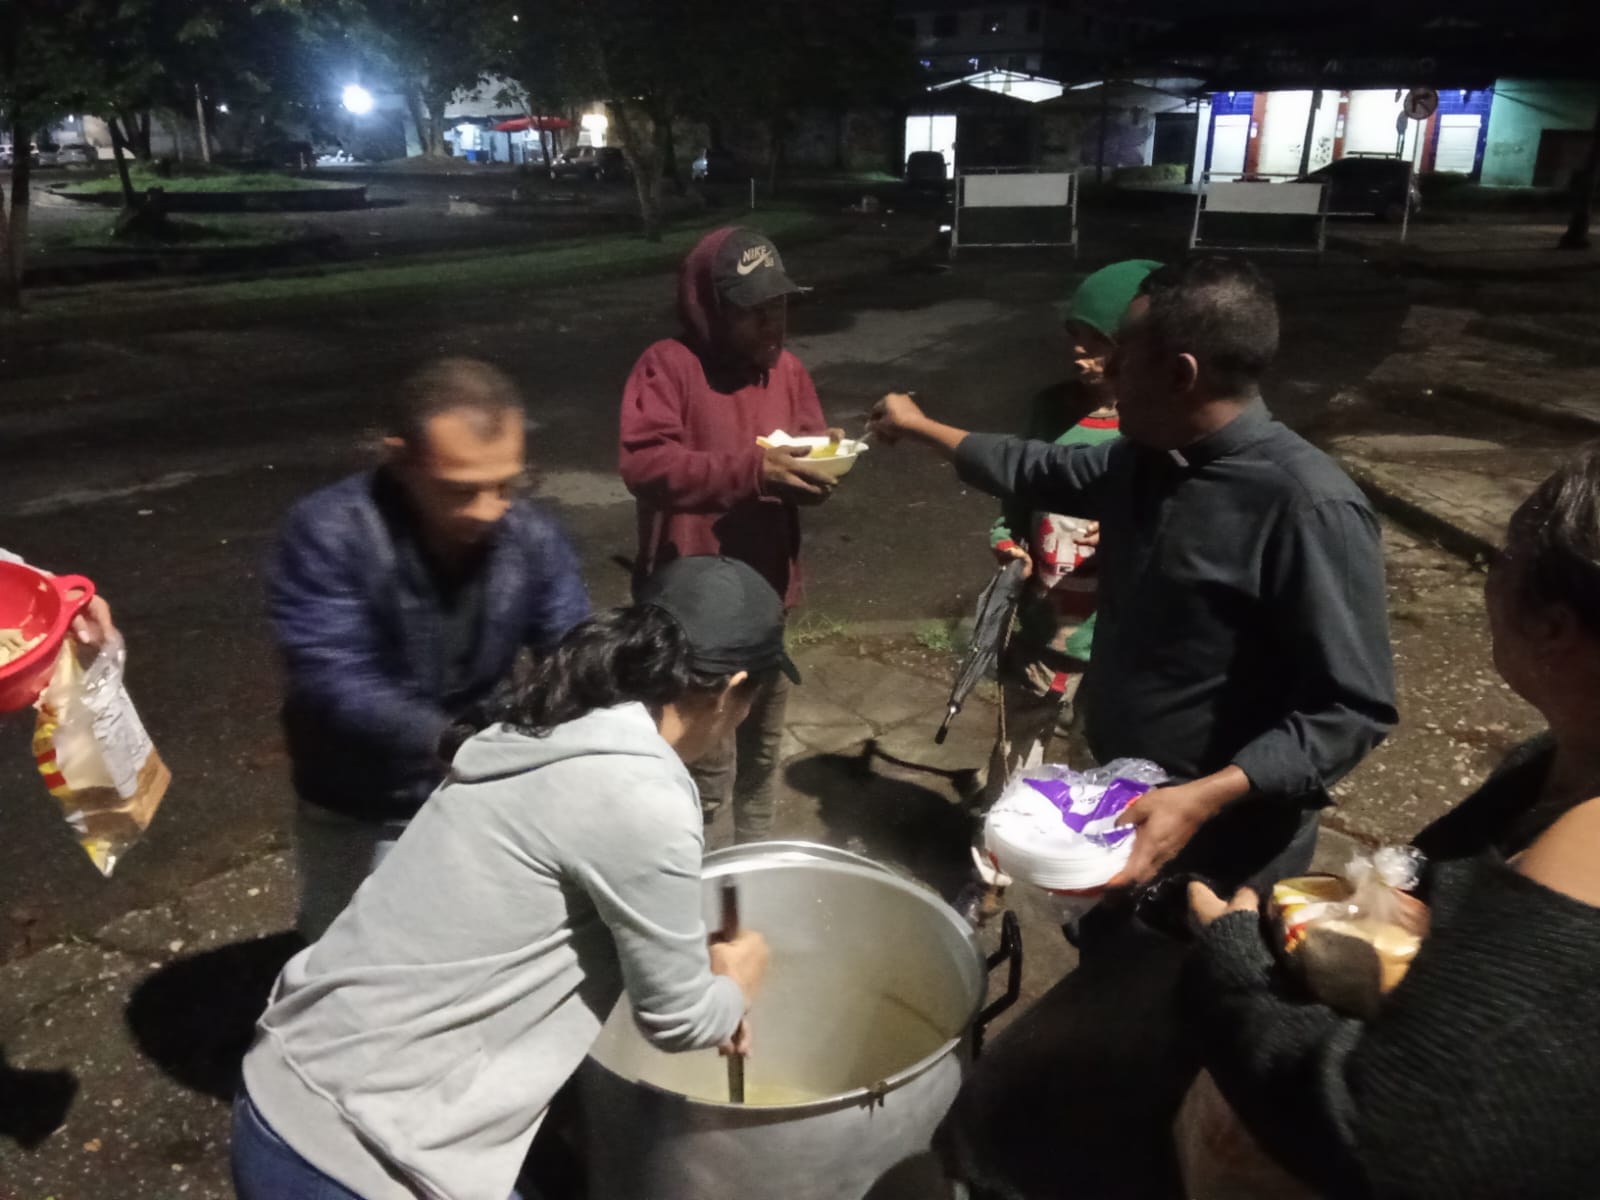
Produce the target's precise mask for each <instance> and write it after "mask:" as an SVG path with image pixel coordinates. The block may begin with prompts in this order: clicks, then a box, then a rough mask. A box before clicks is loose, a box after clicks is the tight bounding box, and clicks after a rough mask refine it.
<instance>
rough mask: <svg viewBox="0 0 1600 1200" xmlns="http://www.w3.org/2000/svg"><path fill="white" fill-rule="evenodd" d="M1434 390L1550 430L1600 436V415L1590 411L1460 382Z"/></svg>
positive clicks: (1451, 398) (1438, 385)
mask: <svg viewBox="0 0 1600 1200" xmlns="http://www.w3.org/2000/svg"><path fill="white" fill-rule="evenodd" d="M1433 390H1434V393H1435V395H1438V396H1442V397H1443V398H1444V399H1446V400H1456V401H1459V402H1461V403H1463V404H1471V405H1474V406H1476V407H1478V408H1486V409H1489V410H1490V411H1491V412H1497V413H1503V414H1504V415H1506V416H1509V417H1516V418H1518V419H1519V420H1523V421H1528V422H1531V423H1532V424H1535V425H1543V426H1545V427H1546V428H1549V429H1560V430H1570V431H1572V432H1575V433H1581V434H1585V435H1587V436H1589V437H1600V417H1595V416H1590V415H1589V414H1587V413H1581V412H1576V411H1574V410H1572V409H1568V408H1552V407H1551V406H1550V405H1548V404H1541V403H1539V402H1538V401H1537V400H1526V399H1524V398H1522V397H1521V396H1507V395H1505V394H1503V393H1500V392H1490V391H1485V390H1483V389H1480V388H1474V387H1469V386H1467V385H1464V384H1458V383H1448V384H1442V385H1440V384H1435V385H1434V389H1433Z"/></svg>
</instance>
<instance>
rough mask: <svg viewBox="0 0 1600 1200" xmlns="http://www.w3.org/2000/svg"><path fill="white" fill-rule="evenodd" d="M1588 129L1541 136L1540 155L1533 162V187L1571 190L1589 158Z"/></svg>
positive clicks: (1549, 131) (1548, 132) (1544, 132)
mask: <svg viewBox="0 0 1600 1200" xmlns="http://www.w3.org/2000/svg"><path fill="white" fill-rule="evenodd" d="M1593 137H1594V135H1593V134H1592V133H1590V132H1589V131H1588V130H1587V129H1546V130H1544V131H1542V132H1541V133H1540V134H1539V155H1538V157H1537V158H1535V159H1534V160H1533V186H1534V187H1549V188H1570V187H1571V186H1572V177H1573V176H1574V175H1576V174H1577V173H1578V172H1579V171H1581V170H1582V169H1583V164H1584V160H1585V159H1587V158H1588V157H1589V142H1590V140H1591V139H1592V138H1593Z"/></svg>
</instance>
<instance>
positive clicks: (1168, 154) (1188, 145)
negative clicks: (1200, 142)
mask: <svg viewBox="0 0 1600 1200" xmlns="http://www.w3.org/2000/svg"><path fill="white" fill-rule="evenodd" d="M1199 131H1200V117H1199V115H1198V114H1196V113H1157V114H1156V140H1155V148H1154V149H1153V150H1152V151H1151V155H1150V161H1151V162H1152V163H1153V164H1155V165H1157V166H1159V165H1161V164H1162V163H1176V164H1178V165H1180V166H1182V167H1183V181H1184V182H1185V183H1189V182H1191V180H1190V176H1191V175H1192V174H1193V173H1194V143H1195V138H1196V137H1197V136H1198V134H1199Z"/></svg>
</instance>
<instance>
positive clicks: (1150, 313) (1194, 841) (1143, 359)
mask: <svg viewBox="0 0 1600 1200" xmlns="http://www.w3.org/2000/svg"><path fill="white" fill-rule="evenodd" d="M1277 345H1278V312H1277V306H1276V304H1275V302H1274V300H1273V297H1272V293H1271V291H1270V289H1269V288H1268V286H1267V284H1266V282H1265V280H1263V279H1262V278H1261V276H1260V275H1259V274H1258V273H1257V272H1256V271H1255V270H1254V268H1252V267H1250V266H1249V265H1247V264H1245V263H1242V262H1239V261H1236V260H1230V259H1222V258H1215V257H1207V258H1197V259H1193V260H1191V261H1189V262H1186V263H1182V264H1177V265H1174V266H1169V267H1167V268H1164V269H1162V270H1160V271H1157V272H1155V273H1154V274H1152V275H1150V276H1149V277H1148V278H1147V279H1146V280H1145V283H1144V285H1143V287H1142V294H1141V295H1140V297H1139V298H1138V299H1136V300H1135V301H1134V302H1133V304H1132V305H1131V306H1130V307H1129V309H1128V313H1127V316H1126V318H1125V320H1124V323H1123V328H1122V330H1121V332H1120V334H1119V336H1118V338H1117V350H1116V352H1115V354H1114V355H1113V357H1112V360H1111V363H1110V364H1109V367H1108V375H1109V376H1110V378H1111V379H1112V381H1113V383H1114V386H1115V387H1116V392H1117V400H1118V414H1119V416H1120V418H1121V423H1122V433H1123V437H1122V438H1121V439H1119V440H1118V441H1115V442H1110V443H1107V444H1105V445H1101V446H1091V447H1074V446H1052V445H1048V444H1046V443H1043V442H1030V441H1026V440H1023V439H1021V438H1014V437H998V436H994V435H990V434H968V433H966V432H965V431H963V430H960V429H953V428H951V427H950V426H948V425H942V424H939V423H938V422H936V421H933V420H931V419H929V418H928V417H927V416H925V415H924V414H923V413H922V411H921V410H920V409H919V408H918V407H917V406H916V404H915V403H913V402H912V401H911V400H910V399H909V398H908V397H905V396H888V397H885V398H884V400H883V401H881V402H880V404H879V406H878V409H877V410H876V412H875V414H874V419H873V429H874V431H875V432H876V434H877V435H878V438H879V440H880V441H884V442H892V441H895V440H898V439H900V438H910V439H913V440H917V441H923V442H927V443H929V444H930V445H932V446H934V447H936V448H938V449H939V450H940V451H942V452H943V453H944V454H946V455H947V456H948V457H950V458H952V459H954V461H955V464H956V469H957V471H958V472H959V473H960V475H961V477H962V478H963V479H964V480H966V481H967V482H968V483H970V484H973V485H975V486H977V487H980V488H982V489H984V490H985V491H988V492H992V493H994V494H996V495H999V496H1003V497H1015V498H1016V499H1017V500H1019V501H1020V502H1022V503H1025V504H1027V505H1028V506H1030V507H1032V508H1038V509H1043V510H1046V511H1049V512H1059V513H1064V514H1068V515H1072V516H1079V517H1085V518H1089V519H1093V520H1098V521H1099V522H1100V529H1101V532H1102V534H1103V540H1102V541H1101V544H1100V550H1099V553H1098V557H1099V560H1100V576H1099V578H1100V607H1099V613H1100V616H1099V626H1098V628H1097V630H1096V633H1095V644H1094V655H1093V657H1092V658H1091V659H1090V662H1089V669H1088V671H1087V673H1086V674H1085V676H1084V682H1083V686H1082V689H1081V690H1080V692H1079V698H1080V701H1081V702H1082V704H1083V707H1084V718H1085V723H1086V729H1085V732H1086V733H1087V735H1088V740H1089V748H1090V750H1091V751H1092V752H1093V753H1094V755H1095V756H1096V757H1097V758H1098V759H1099V760H1100V761H1102V762H1105V761H1108V760H1110V759H1112V758H1118V757H1138V758H1148V759H1152V760H1154V761H1155V762H1157V763H1159V764H1161V765H1162V766H1163V767H1165V768H1166V770H1167V771H1168V773H1169V774H1170V775H1171V776H1172V777H1173V779H1174V780H1175V781H1176V782H1175V783H1174V784H1173V785H1171V786H1168V787H1163V788H1158V789H1156V790H1154V791H1152V792H1149V793H1147V794H1146V795H1145V796H1143V797H1141V798H1140V799H1139V800H1138V801H1136V802H1135V803H1134V805H1133V806H1131V807H1130V808H1129V809H1128V812H1127V814H1126V817H1125V819H1127V820H1129V821H1131V822H1134V823H1136V824H1137V826H1138V833H1137V835H1136V837H1135V842H1134V847H1133V852H1132V854H1131V856H1130V858H1129V860H1128V864H1127V867H1126V868H1125V869H1124V871H1123V873H1122V874H1121V875H1120V876H1119V877H1118V878H1117V879H1115V880H1113V881H1112V882H1113V883H1114V884H1116V885H1119V891H1118V893H1116V894H1115V895H1114V896H1113V897H1111V898H1108V900H1107V901H1105V902H1102V903H1101V904H1100V905H1099V906H1097V907H1096V908H1095V909H1093V910H1092V911H1091V912H1090V914H1089V916H1088V917H1086V918H1084V920H1083V921H1082V922H1081V924H1080V926H1079V927H1078V928H1077V929H1076V930H1074V931H1070V932H1072V933H1073V935H1074V937H1075V940H1076V941H1077V942H1078V945H1079V947H1080V949H1081V950H1082V956H1081V959H1080V965H1079V967H1078V969H1077V970H1076V971H1075V972H1073V973H1072V974H1071V975H1069V976H1067V977H1066V978H1065V979H1064V980H1062V981H1061V982H1060V983H1059V984H1057V985H1056V986H1055V987H1054V988H1052V989H1051V990H1050V991H1049V992H1048V993H1046V994H1045V995H1044V996H1043V997H1042V998H1040V1000H1039V1001H1038V1002H1037V1003H1036V1004H1035V1005H1034V1006H1033V1008H1032V1009H1030V1010H1029V1012H1028V1013H1026V1014H1024V1016H1023V1017H1022V1018H1021V1019H1020V1020H1018V1021H1017V1022H1016V1023H1014V1024H1013V1025H1012V1026H1011V1027H1009V1028H1008V1029H1007V1030H1006V1031H1005V1032H1004V1033H1003V1034H1002V1035H1001V1036H1000V1037H998V1038H996V1039H995V1041H994V1042H993V1044H992V1045H991V1046H990V1047H989V1048H988V1049H987V1050H986V1052H985V1054H984V1057H983V1059H982V1060H981V1061H980V1062H979V1063H978V1064H977V1066H976V1068H975V1069H974V1071H973V1073H972V1075H971V1076H970V1077H969V1079H968V1080H967V1083H966V1084H965V1086H964V1087H963V1088H962V1092H961V1095H960V1096H959V1097H958V1099H957V1101H956V1103H955V1105H954V1107H953V1108H952V1110H951V1113H950V1116H949V1117H948V1118H947V1119H946V1122H945V1125H944V1127H943V1128H942V1130H941V1132H940V1136H939V1138H938V1139H937V1141H938V1143H939V1145H940V1147H941V1151H942V1153H943V1155H944V1157H945V1159H946V1162H947V1165H948V1167H949V1169H950V1170H951V1172H952V1174H953V1175H955V1176H956V1177H959V1178H962V1179H965V1180H966V1181H967V1182H968V1183H969V1184H972V1185H976V1187H977V1189H978V1190H977V1191H975V1194H984V1195H987V1194H989V1193H990V1191H992V1192H993V1193H994V1194H1004V1195H1017V1196H1029V1197H1032V1196H1046V1195H1049V1196H1055V1195H1059V1194H1061V1191H1060V1188H1061V1179H1062V1178H1063V1176H1062V1170H1063V1167H1062V1164H1063V1163H1070V1164H1071V1178H1072V1191H1073V1194H1074V1195H1083V1196H1096V1197H1101V1198H1112V1197H1141V1198H1142V1197H1149V1196H1159V1195H1168V1194H1179V1193H1178V1192H1177V1191H1175V1189H1177V1188H1178V1187H1179V1186H1180V1185H1179V1184H1178V1183H1177V1177H1176V1163H1175V1161H1174V1159H1173V1156H1172V1149H1171V1147H1172V1137H1171V1129H1172V1119H1173V1117H1174V1115H1175V1114H1176V1112H1177V1107H1178V1103H1179V1101H1180V1100H1181V1099H1182V1097H1183V1095H1184V1093H1185V1091H1186V1090H1187V1089H1188V1087H1189V1084H1190V1082H1191V1081H1192V1080H1193V1078H1194V1073H1195V1069H1196V1068H1195V1063H1194V1061H1193V1057H1192V1049H1191V1048H1190V1047H1189V1046H1188V1045H1187V1043H1185V1041H1184V1040H1183V1038H1182V1037H1181V1036H1180V1030H1179V1027H1178V1022H1177V1020H1176V1017H1177V1011H1178V1008H1177V1000H1176V983H1177V978H1178V971H1179V968H1180V966H1181V964H1182V962H1183V958H1184V954H1185V950H1186V945H1185V943H1184V942H1183V941H1180V940H1177V939H1175V938H1172V937H1168V936H1165V935H1166V933H1168V932H1171V931H1172V929H1173V928H1174V925H1175V924H1176V923H1177V922H1186V921H1187V913H1186V897H1185V895H1184V893H1183V890H1182V888H1181V887H1180V886H1178V885H1180V884H1181V883H1182V882H1183V881H1184V880H1185V879H1186V878H1192V877H1195V876H1198V877H1199V878H1201V879H1203V880H1206V881H1208V882H1210V883H1212V884H1213V885H1214V886H1215V887H1216V888H1217V889H1218V890H1219V891H1220V892H1222V893H1224V894H1227V893H1231V892H1232V891H1233V889H1234V888H1236V887H1238V886H1239V885H1241V884H1246V883H1248V884H1251V885H1254V886H1257V887H1260V886H1265V885H1266V884H1267V883H1268V882H1270V881H1271V880H1273V879H1276V878H1279V877H1281V876H1285V875H1294V874H1299V873H1301V872H1303V871H1304V870H1305V869H1306V868H1307V866H1308V865H1309V863H1310V861H1311V855H1312V852H1313V850H1314V848H1315V844H1316V832H1317V814H1318V811H1319V810H1320V809H1321V808H1323V807H1325V806H1326V805H1327V804H1328V803H1329V797H1328V789H1329V788H1330V787H1331V786H1332V785H1333V784H1334V782H1335V781H1337V780H1338V779H1339V778H1340V777H1341V776H1343V775H1344V774H1345V773H1346V772H1348V771H1349V770H1350V769H1351V768H1352V767H1354V766H1355V764H1356V763H1357V762H1359V761H1360V760H1361V758H1362V756H1364V755H1365V754H1366V753H1367V752H1368V751H1370V750H1371V749H1372V748H1373V747H1374V746H1376V745H1377V744H1378V742H1379V741H1380V740H1381V739H1382V738H1383V736H1384V734H1385V733H1386V732H1387V731H1388V729H1389V727H1390V726H1391V725H1392V724H1393V723H1394V721H1395V708H1394V674H1393V666H1392V662H1391V656H1390V651H1389V631H1388V620H1387V612H1386V603H1385V601H1386V597H1385V590H1384V580H1383V555H1382V549H1381V545H1380V541H1379V527H1378V521H1377V518H1376V516H1374V514H1373V512H1372V509H1371V508H1370V507H1369V506H1368V504H1367V502H1366V500H1365V499H1364V498H1363V497H1362V495H1361V493H1360V492H1359V491H1358V490H1357V489H1356V488H1355V486H1354V485H1353V484H1352V483H1351V482H1350V480H1349V479H1348V478H1346V477H1345V475H1344V474H1343V473H1342V472H1341V471H1340V470H1339V468H1338V467H1336V466H1335V465H1334V464H1333V463H1332V462H1331V461H1330V460H1329V459H1328V458H1327V457H1326V456H1325V455H1324V454H1322V453H1321V452H1320V451H1318V450H1316V449H1315V448H1314V447H1312V446H1310V445H1309V444H1307V443H1306V442H1305V441H1304V440H1302V439H1301V438H1300V437H1298V436H1297V435H1296V434H1294V433H1292V432H1290V431H1289V430H1288V429H1286V428H1285V427H1284V426H1282V425H1280V424H1278V422H1277V421H1275V420H1273V418H1272V416H1271V414H1270V413H1268V411H1267V409H1266V406H1265V405H1264V404H1263V402H1262V399H1261V390H1260V379H1261V376H1262V374H1263V372H1264V371H1265V370H1266V368H1267V366H1268V364H1269V363H1270V362H1271V361H1272V357H1273V355H1274V353H1275V352H1276V350H1277ZM1112 1147H1114V1148H1115V1152H1114V1153H1112V1152H1110V1150H1111V1148H1112Z"/></svg>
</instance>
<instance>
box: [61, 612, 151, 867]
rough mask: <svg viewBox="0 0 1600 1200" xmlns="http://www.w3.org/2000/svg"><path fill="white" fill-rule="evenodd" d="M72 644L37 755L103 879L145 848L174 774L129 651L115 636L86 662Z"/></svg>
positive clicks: (65, 651)
mask: <svg viewBox="0 0 1600 1200" xmlns="http://www.w3.org/2000/svg"><path fill="white" fill-rule="evenodd" d="M80 653H83V652H82V651H80V650H79V649H78V648H76V647H75V646H74V644H73V639H71V638H69V639H67V641H66V643H65V644H63V645H62V647H61V654H60V657H59V658H57V660H56V667H55V672H54V674H52V675H51V677H50V682H49V683H48V684H46V685H45V689H44V691H43V693H41V694H40V696H39V699H38V701H37V704H36V708H37V709H38V715H37V716H36V718H35V720H34V729H33V755H34V761H35V762H36V763H37V764H38V767H39V773H40V774H41V775H42V776H44V782H45V786H46V787H47V788H49V789H50V794H51V795H52V796H54V797H55V798H56V801H57V803H59V804H60V805H61V813H62V816H64V817H65V818H66V820H67V824H69V825H70V826H72V830H73V832H74V833H75V834H76V835H77V838H78V844H79V845H81V846H82V847H83V849H84V851H85V852H86V853H87V854H88V855H89V860H90V861H91V862H93V863H94V865H95V867H96V869H98V870H99V872H100V873H101V874H102V875H110V874H111V872H112V871H113V870H115V869H116V866H117V863H118V861H119V860H120V859H121V858H122V856H123V855H124V854H126V853H127V852H128V849H129V848H130V847H131V846H132V845H133V844H134V843H135V842H137V841H138V840H139V838H140V836H141V835H142V834H143V833H144V831H145V829H146V827H147V826H148V825H149V824H150V819H151V818H152V817H153V816H155V812H156V808H157V807H158V806H159V805H160V803H161V798H162V797H163V796H165V795H166V792H167V785H168V784H169V783H170V782H171V780H172V776H171V773H170V772H169V771H168V770H167V766H166V764H165V763H164V762H162V761H161V755H160V754H158V753H157V752H156V748H155V745H154V743H152V742H151V740H150V735H149V734H148V733H146V732H145V728H144V722H143V721H141V720H140V719H139V713H138V711H137V710H136V709H135V708H134V707H133V701H132V700H131V699H129V697H128V689H127V687H126V686H125V684H124V682H123V670H124V667H125V666H126V663H127V657H128V652H127V647H126V646H125V645H124V644H123V641H122V638H121V636H120V635H117V634H113V635H112V636H111V637H109V638H108V639H107V640H106V642H105V644H104V645H103V646H101V647H100V649H99V652H98V653H95V654H94V655H93V656H92V657H90V658H88V659H87V661H84V660H81V659H80V658H79V655H80Z"/></svg>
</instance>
